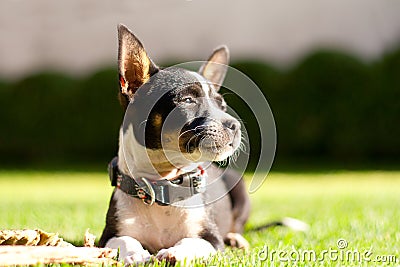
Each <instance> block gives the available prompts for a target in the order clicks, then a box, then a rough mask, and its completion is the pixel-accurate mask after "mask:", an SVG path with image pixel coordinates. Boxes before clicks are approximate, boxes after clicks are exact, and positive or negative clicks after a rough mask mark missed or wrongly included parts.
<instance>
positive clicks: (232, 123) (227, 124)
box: [223, 120, 240, 132]
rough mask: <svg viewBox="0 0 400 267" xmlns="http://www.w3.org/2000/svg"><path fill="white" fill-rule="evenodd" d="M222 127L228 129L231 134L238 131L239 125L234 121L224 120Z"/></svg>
mask: <svg viewBox="0 0 400 267" xmlns="http://www.w3.org/2000/svg"><path fill="white" fill-rule="evenodd" d="M223 125H224V126H225V127H226V128H228V129H230V130H231V131H232V132H236V131H237V130H239V129H240V123H239V122H238V121H236V120H226V121H225V122H223Z"/></svg>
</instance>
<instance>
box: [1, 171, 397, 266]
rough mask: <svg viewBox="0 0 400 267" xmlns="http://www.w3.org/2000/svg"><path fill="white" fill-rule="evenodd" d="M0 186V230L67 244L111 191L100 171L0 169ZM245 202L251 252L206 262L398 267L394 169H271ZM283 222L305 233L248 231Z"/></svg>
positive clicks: (98, 215)
mask: <svg viewBox="0 0 400 267" xmlns="http://www.w3.org/2000/svg"><path fill="white" fill-rule="evenodd" d="M0 188H1V194H0V211H1V213H0V215H1V216H0V229H23V228H31V229H34V228H41V229H43V230H45V231H48V232H58V233H60V235H61V236H62V237H63V238H64V239H65V240H67V241H70V242H73V243H75V244H81V243H82V242H83V235H84V232H85V230H86V229H87V228H90V229H91V232H92V233H93V234H95V235H97V237H98V238H99V237H100V235H101V231H102V228H103V226H104V218H105V213H106V210H107V206H108V201H109V198H110V195H111V191H112V188H111V186H110V185H109V182H108V177H107V173H106V171H104V172H102V173H96V172H93V173H91V172H89V173H88V172H86V173H85V172H27V171H0ZM251 199H252V203H253V210H252V213H251V217H250V221H249V224H248V225H247V231H246V233H245V237H246V238H247V240H249V241H250V244H251V246H252V249H251V250H250V251H249V252H247V253H243V252H240V251H236V250H235V251H232V250H229V249H228V250H227V251H226V253H224V254H219V255H217V256H215V257H213V258H212V259H211V260H209V261H208V262H207V264H208V265H210V266H229V265H230V266H264V265H265V266H274V265H275V266H279V265H280V264H281V263H283V264H284V265H289V266H292V265H297V266H310V265H315V266H331V265H338V266H342V265H352V264H353V265H357V266H358V265H361V264H364V265H368V266H370V265H371V266H376V265H384V266H387V265H389V266H397V265H398V264H400V172H398V171H354V172H349V171H337V172H328V171H327V172H317V173H312V172H311V173H310V172H302V173H295V172H290V173H277V172H274V173H271V174H270V175H269V176H268V179H267V180H266V182H265V183H264V185H263V186H262V187H261V188H260V189H259V190H258V191H257V192H256V193H254V194H252V195H251ZM283 217H294V218H297V219H300V220H303V221H305V222H307V223H308V224H309V225H310V230H309V231H308V232H306V233H303V232H295V231H293V230H291V229H288V228H285V227H275V228H271V229H267V230H264V231H260V232H252V231H251V229H252V228H253V227H256V226H259V225H262V224H264V223H266V222H270V221H272V220H275V219H280V218H283ZM339 239H342V240H341V241H340V242H339V246H343V247H344V248H342V249H339V248H338V240H339ZM346 244H347V246H346ZM267 256H268V257H267ZM314 256H315V257H314ZM358 257H360V259H361V261H360V262H359V261H358ZM394 259H397V262H396V263H393V262H391V261H393V260H394ZM296 260H297V261H296ZM368 260H369V261H368ZM200 263H201V261H199V265H201V264H200ZM157 265H159V264H155V266H157ZM161 265H162V264H161Z"/></svg>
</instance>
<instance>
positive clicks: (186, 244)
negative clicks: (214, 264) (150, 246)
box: [156, 238, 215, 264]
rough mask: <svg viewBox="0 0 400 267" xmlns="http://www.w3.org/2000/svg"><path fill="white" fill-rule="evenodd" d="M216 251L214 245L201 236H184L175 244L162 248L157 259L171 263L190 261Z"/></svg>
mask: <svg viewBox="0 0 400 267" xmlns="http://www.w3.org/2000/svg"><path fill="white" fill-rule="evenodd" d="M214 253H215V249H214V247H213V246H212V245H211V244H210V243H209V242H207V241H206V240H204V239H200V238H184V239H182V240H181V241H180V242H178V243H177V244H176V245H175V246H173V247H170V248H167V249H161V250H160V251H159V252H158V253H157V255H156V259H158V260H160V261H162V260H165V261H167V262H169V263H171V264H175V263H176V262H181V263H183V262H185V261H186V263H189V262H191V261H193V260H194V259H195V258H207V257H209V256H210V255H212V254H214Z"/></svg>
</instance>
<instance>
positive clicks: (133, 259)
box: [123, 250, 151, 266]
mask: <svg viewBox="0 0 400 267" xmlns="http://www.w3.org/2000/svg"><path fill="white" fill-rule="evenodd" d="M150 259H151V255H150V253H149V252H148V251H147V250H141V251H139V252H130V253H128V254H127V255H125V257H124V258H123V261H124V264H125V266H129V265H136V264H139V263H145V262H148V261H150Z"/></svg>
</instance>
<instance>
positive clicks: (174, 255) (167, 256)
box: [156, 247, 184, 264]
mask: <svg viewBox="0 0 400 267" xmlns="http://www.w3.org/2000/svg"><path fill="white" fill-rule="evenodd" d="M156 259H157V260H159V261H162V260H165V261H167V262H169V263H172V264H175V263H176V262H177V261H183V260H184V257H183V255H182V253H180V252H179V249H176V248H175V247H171V248H164V249H161V250H160V251H159V252H158V253H157V255H156Z"/></svg>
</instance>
